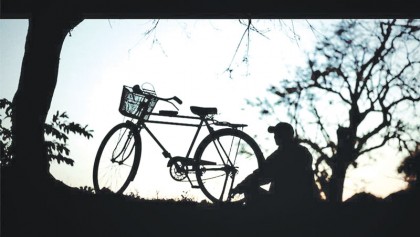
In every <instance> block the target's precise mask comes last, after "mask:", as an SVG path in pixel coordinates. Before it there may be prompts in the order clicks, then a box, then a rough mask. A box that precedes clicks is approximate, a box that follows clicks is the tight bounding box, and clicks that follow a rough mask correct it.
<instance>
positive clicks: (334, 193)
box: [328, 164, 347, 203]
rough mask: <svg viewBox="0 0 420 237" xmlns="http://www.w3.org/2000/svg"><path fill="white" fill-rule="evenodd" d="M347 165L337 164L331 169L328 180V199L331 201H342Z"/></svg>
mask: <svg viewBox="0 0 420 237" xmlns="http://www.w3.org/2000/svg"><path fill="white" fill-rule="evenodd" d="M346 171H347V166H345V165H344V164H337V165H336V166H335V167H334V169H333V170H332V175H331V179H330V182H329V197H328V200H329V201H330V202H333V203H340V202H342V201H343V190H344V180H345V177H346Z"/></svg>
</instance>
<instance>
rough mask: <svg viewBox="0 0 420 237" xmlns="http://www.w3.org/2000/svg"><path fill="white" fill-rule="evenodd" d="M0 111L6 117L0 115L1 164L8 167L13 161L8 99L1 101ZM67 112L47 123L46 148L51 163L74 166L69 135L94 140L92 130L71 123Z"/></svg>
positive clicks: (57, 115) (45, 128) (45, 130)
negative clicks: (69, 146)
mask: <svg viewBox="0 0 420 237" xmlns="http://www.w3.org/2000/svg"><path fill="white" fill-rule="evenodd" d="M0 110H2V111H4V115H3V116H1V115H0V138H1V139H0V149H1V150H0V154H1V157H0V162H1V165H2V166H4V165H7V164H9V163H10V161H11V160H12V159H13V157H12V156H13V152H12V150H13V148H12V132H11V129H10V128H11V125H12V124H11V114H12V112H13V111H12V103H11V102H10V101H8V100H7V99H1V100H0ZM68 118H69V117H68V115H67V114H66V112H63V113H60V112H59V111H57V112H56V114H54V115H53V118H52V121H51V122H50V123H45V125H44V134H45V137H46V141H45V146H46V149H47V155H48V158H49V160H50V161H52V160H55V161H57V162H58V163H59V164H60V163H61V162H63V163H65V164H67V165H71V166H73V164H74V160H73V159H72V158H70V157H69V155H70V150H69V148H68V147H67V141H68V139H69V137H68V135H69V134H71V133H72V134H78V135H80V136H83V137H85V138H87V139H89V138H92V133H93V131H92V130H89V129H88V128H87V125H86V126H82V125H80V124H78V123H75V122H69V121H68V120H67V119H68Z"/></svg>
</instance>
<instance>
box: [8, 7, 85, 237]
mask: <svg viewBox="0 0 420 237" xmlns="http://www.w3.org/2000/svg"><path fill="white" fill-rule="evenodd" d="M44 7H45V6H44ZM44 7H42V8H40V9H42V10H41V11H37V12H34V13H33V15H32V17H31V18H30V19H29V27H28V33H27V37H26V44H25V54H24V57H23V61H22V68H21V75H20V79H19V85H18V89H17V91H16V93H15V96H14V98H13V103H12V108H13V112H12V136H13V137H12V138H13V139H12V149H13V151H12V154H13V157H12V163H11V165H10V167H6V168H4V169H2V179H1V182H2V206H3V207H4V208H3V210H2V217H4V219H5V221H7V224H4V223H2V224H4V225H2V226H6V228H4V230H3V231H4V232H3V233H9V234H13V235H14V236H42V235H43V234H42V232H43V231H44V230H45V228H43V227H45V224H46V223H42V218H40V216H42V215H44V214H45V210H46V209H45V208H46V206H47V202H48V201H47V199H46V197H47V196H48V195H50V193H49V192H50V191H51V190H52V189H51V187H52V184H53V181H54V179H53V178H52V176H51V175H50V173H49V160H48V158H47V151H46V146H45V140H44V124H45V120H46V117H47V115H48V110H49V108H50V104H51V100H52V97H53V93H54V89H55V86H56V83H57V75H58V66H59V59H60V52H61V48H62V45H63V42H64V39H65V37H66V35H67V34H68V33H69V32H70V30H71V29H73V28H74V27H75V26H76V25H78V24H79V23H80V22H81V21H82V18H80V17H76V16H77V15H74V14H73V13H64V12H65V11H60V10H59V9H55V8H54V7H53V6H50V7H45V8H44ZM61 10H63V8H62V9H61ZM3 204H5V205H3ZM3 214H4V215H3ZM9 231H10V232H9Z"/></svg>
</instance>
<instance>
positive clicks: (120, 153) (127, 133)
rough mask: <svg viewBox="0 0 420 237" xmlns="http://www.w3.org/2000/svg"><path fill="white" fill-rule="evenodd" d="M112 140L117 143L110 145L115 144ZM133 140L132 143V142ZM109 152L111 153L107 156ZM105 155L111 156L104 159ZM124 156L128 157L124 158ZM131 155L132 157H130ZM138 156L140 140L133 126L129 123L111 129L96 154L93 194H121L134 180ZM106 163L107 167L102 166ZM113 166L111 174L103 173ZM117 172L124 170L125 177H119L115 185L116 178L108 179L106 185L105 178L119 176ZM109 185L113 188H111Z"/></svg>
mask: <svg viewBox="0 0 420 237" xmlns="http://www.w3.org/2000/svg"><path fill="white" fill-rule="evenodd" d="M125 137H127V139H124V138H125ZM114 138H115V139H116V140H115V141H117V143H116V144H112V143H115V141H114ZM133 138H134V141H133V140H132V139H133ZM127 142H128V143H127ZM121 145H122V147H121ZM108 148H109V149H108ZM111 150H112V153H110V154H108V153H109V152H110V151H111ZM127 151H128V152H129V153H128V154H126V152H127ZM133 152H134V154H133ZM105 153H106V154H105ZM107 155H111V156H110V157H108V159H105V156H107ZM125 155H128V156H129V157H124V156H125ZM131 155H133V156H132V157H131ZM140 155H141V138H140V134H139V133H138V132H137V128H136V127H135V125H134V124H130V123H120V124H118V125H116V126H115V127H113V128H112V129H111V130H110V131H109V132H108V133H107V135H106V136H105V137H104V139H103V140H102V142H101V145H100V146H99V149H98V152H97V153H96V157H95V163H94V165H93V186H94V190H95V192H96V193H101V192H102V193H104V192H107V191H108V192H109V191H111V192H113V193H116V194H122V193H123V192H124V191H125V189H126V188H127V186H128V185H129V184H130V182H131V181H132V180H134V177H135V175H136V173H137V169H138V166H139V163H140ZM112 157H113V158H114V161H112V159H113V158H112ZM110 158H111V159H110ZM106 163H108V165H109V167H108V166H107V167H104V166H103V165H105V164H106ZM111 166H112V167H111ZM114 166H115V170H113V173H110V172H108V174H107V173H103V169H105V168H111V169H114ZM122 166H124V167H122ZM126 166H128V167H126ZM123 168H125V169H123ZM118 170H121V171H122V170H125V173H127V175H124V176H123V177H121V180H120V181H119V183H117V182H118V180H116V178H118V177H109V178H110V179H109V182H112V183H110V184H109V185H108V183H107V182H108V181H107V180H105V176H111V175H112V174H115V175H121V174H120V173H118ZM117 173H118V174H117ZM113 184H115V185H113ZM111 185H112V186H113V187H111Z"/></svg>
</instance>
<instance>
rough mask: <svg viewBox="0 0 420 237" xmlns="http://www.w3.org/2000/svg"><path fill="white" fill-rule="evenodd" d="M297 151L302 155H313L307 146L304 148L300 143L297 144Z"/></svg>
mask: <svg viewBox="0 0 420 237" xmlns="http://www.w3.org/2000/svg"><path fill="white" fill-rule="evenodd" d="M296 150H297V151H298V152H299V153H302V154H305V155H311V153H310V152H309V150H308V148H306V147H305V146H303V145H302V144H300V143H297V144H296Z"/></svg>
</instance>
